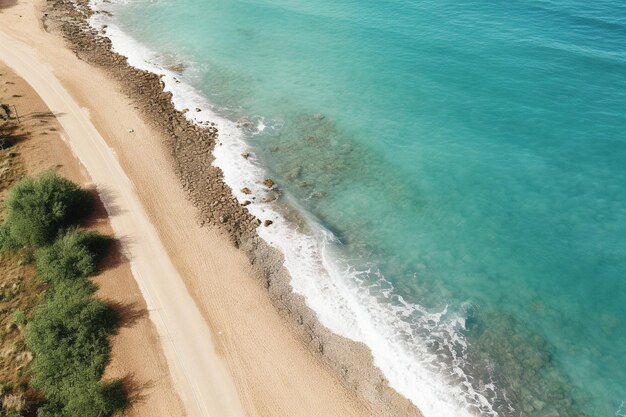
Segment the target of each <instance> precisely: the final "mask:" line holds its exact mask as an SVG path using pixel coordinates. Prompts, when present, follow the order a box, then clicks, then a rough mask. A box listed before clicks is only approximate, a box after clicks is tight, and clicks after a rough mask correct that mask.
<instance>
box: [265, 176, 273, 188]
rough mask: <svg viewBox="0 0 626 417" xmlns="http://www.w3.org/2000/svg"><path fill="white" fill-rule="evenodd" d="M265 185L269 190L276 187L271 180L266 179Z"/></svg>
mask: <svg viewBox="0 0 626 417" xmlns="http://www.w3.org/2000/svg"><path fill="white" fill-rule="evenodd" d="M263 185H265V186H266V187H267V188H272V187H273V186H274V181H272V179H271V178H266V179H265V181H263Z"/></svg>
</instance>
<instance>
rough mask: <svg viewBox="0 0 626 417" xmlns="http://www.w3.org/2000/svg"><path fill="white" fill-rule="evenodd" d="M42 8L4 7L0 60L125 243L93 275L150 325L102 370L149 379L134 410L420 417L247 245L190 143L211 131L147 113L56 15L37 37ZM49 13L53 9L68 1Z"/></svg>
mask: <svg viewBox="0 0 626 417" xmlns="http://www.w3.org/2000/svg"><path fill="white" fill-rule="evenodd" d="M46 3H47V2H45V1H6V0H0V27H1V29H0V61H3V62H4V63H5V64H6V65H8V66H9V67H10V68H12V69H13V70H14V71H15V72H16V73H17V74H18V75H19V76H21V77H22V78H24V79H25V80H26V81H27V82H28V83H29V84H30V85H31V87H32V88H33V89H34V90H35V91H36V92H37V93H38V94H39V96H41V98H42V100H43V102H45V104H46V105H47V107H48V108H49V110H50V111H52V112H53V113H54V115H55V116H56V118H57V119H58V122H59V125H60V128H62V134H61V135H62V136H63V139H64V140H65V141H66V142H67V144H68V145H69V147H70V148H71V150H72V152H73V154H74V155H75V157H76V158H77V159H78V160H79V161H80V163H81V165H82V167H83V172H82V173H81V175H83V176H84V177H83V181H82V182H89V183H91V184H92V185H93V186H94V187H95V188H97V190H98V192H99V194H100V196H101V199H102V200H103V202H104V204H105V206H106V209H107V212H108V214H109V216H110V220H111V226H112V230H113V231H114V233H115V235H116V237H118V238H119V239H121V241H122V243H123V253H124V255H125V256H126V257H128V259H129V264H130V266H129V265H126V266H124V264H122V265H121V266H119V268H121V269H122V270H120V271H118V274H119V276H120V277H121V278H120V280H119V281H118V280H110V281H107V280H106V279H105V278H104V277H102V279H100V278H99V283H100V284H101V286H102V287H101V290H100V295H101V296H103V297H104V298H106V299H108V300H111V301H112V302H126V303H131V304H133V303H134V304H135V305H137V306H138V307H137V308H138V309H140V310H141V309H143V308H145V307H144V301H143V300H145V303H146V304H145V305H147V310H148V311H149V318H150V321H148V320H147V317H145V316H143V319H140V320H137V323H139V324H138V325H137V326H139V327H140V329H136V328H135V327H137V326H135V327H129V328H124V329H122V331H121V333H120V335H119V336H118V337H117V339H116V342H115V345H114V359H113V363H112V364H111V367H110V369H109V370H108V375H112V376H123V374H124V373H125V372H131V373H135V376H136V379H138V380H139V382H140V384H139V385H141V382H143V383H145V384H146V387H147V389H146V392H147V394H146V395H147V397H146V398H145V399H144V400H143V401H145V403H146V404H148V403H150V406H149V407H148V406H146V407H145V409H143V410H144V411H137V414H136V415H189V416H209V415H211V416H229V415H232V416H238V415H249V416H256V415H261V416H366V415H377V416H381V415H394V416H400V415H419V413H418V411H417V410H416V409H415V407H413V406H412V404H411V403H409V402H408V400H406V399H404V398H402V397H401V396H399V395H397V394H396V393H395V391H393V390H391V389H390V388H389V387H388V385H387V383H386V381H385V379H384V378H383V377H382V375H381V374H380V372H379V371H378V370H377V369H376V368H374V367H373V366H372V365H371V363H372V359H371V355H370V354H369V351H368V350H367V349H366V348H365V347H364V346H363V345H360V344H357V343H354V342H351V341H348V340H346V339H342V338H339V337H337V336H334V335H332V334H331V333H330V332H329V331H328V330H327V329H324V328H323V327H322V326H321V325H319V323H317V322H316V320H315V316H314V314H313V313H312V312H311V311H309V310H307V309H306V306H304V302H303V300H302V299H301V298H299V297H297V296H295V295H293V294H292V293H291V292H290V289H289V286H288V277H286V276H285V273H284V271H283V270H281V265H282V264H281V262H280V257H278V258H277V257H276V254H275V253H273V252H272V251H271V250H270V249H269V248H266V247H265V246H264V245H263V242H259V240H258V239H257V238H255V236H254V229H255V227H256V225H257V223H256V221H257V220H256V219H254V218H252V216H250V215H248V214H246V210H245V209H244V208H243V207H241V206H239V205H238V204H237V202H236V200H235V199H234V198H233V197H232V195H230V193H229V191H228V189H227V188H226V187H225V186H224V185H223V183H219V182H212V183H210V184H209V185H207V183H208V182H209V180H215V181H217V180H216V179H215V178H216V177H214V176H212V175H215V173H214V171H210V170H209V168H208V167H209V164H210V160H211V155H210V150H211V143H210V142H209V141H207V140H201V139H200V140H199V139H198V138H205V136H203V135H208V136H206V137H208V138H210V137H211V136H210V135H211V134H213V135H214V134H215V132H208V133H207V132H205V131H202V130H201V129H197V128H194V127H191V126H189V125H187V124H185V122H184V118H183V117H182V115H181V114H173V115H172V114H169V113H167V114H162V117H161V118H160V120H158V115H157V116H155V117H150V115H151V111H152V112H154V109H152V110H150V105H149V104H148V103H147V102H146V100H145V97H146V96H149V95H150V94H151V93H152V92H151V90H150V89H149V88H146V90H145V91H141V88H139V89H137V88H135V89H131V86H133V85H134V86H135V87H136V86H137V85H138V83H137V82H135V81H136V80H134V79H133V80H131V79H129V78H128V77H125V74H128V73H129V72H128V71H131V70H129V69H127V68H126V67H125V66H124V64H123V60H120V64H119V66H115V65H113V64H111V62H112V61H106V59H110V58H107V57H108V55H106V54H103V52H102V51H103V50H100V49H97V48H96V47H94V48H91V46H89V48H91V49H89V48H86V49H85V50H83V51H78V52H77V48H76V47H75V48H71V46H68V44H67V43H66V41H65V40H64V39H63V38H62V37H61V36H60V34H59V33H60V31H64V33H66V34H67V33H68V30H71V29H72V27H71V25H70V26H69V28H68V27H64V24H59V22H60V20H59V19H58V17H59V16H56V17H54V16H52V17H50V18H48V19H47V20H46V27H45V28H44V25H43V24H42V21H41V17H42V15H43V14H44V13H50V10H49V9H48V10H46V9H45V7H46ZM49 3H50V4H52V3H54V6H55V7H57V9H55V10H56V11H57V12H58V13H64V10H65V9H63V8H61V6H63V7H66V8H68V7H72V6H71V2H69V1H62V2H58V1H57V2H49ZM46 28H47V29H48V30H46ZM88 45H91V44H88ZM102 47H103V48H106V47H107V44H106V42H103V43H102ZM90 51H91V53H92V55H89V53H90ZM90 57H91V58H92V59H93V60H97V59H101V60H102V61H101V62H100V64H101V65H91V64H90V63H88V61H89V59H90ZM115 59H117V58H115ZM107 62H108V63H109V64H106V63H107ZM104 64H106V65H104ZM107 65H108V66H109V67H110V68H105V67H106V66H107ZM114 71H117V72H114ZM125 71H126V72H125ZM131 72H132V71H131ZM137 73H139V71H137ZM138 76H143V77H144V79H145V80H147V81H146V82H147V83H148V85H150V86H153V85H154V84H155V83H156V85H159V84H158V77H157V76H155V75H153V76H151V75H141V74H139V75H138ZM124 79H125V81H120V80H124ZM140 87H141V85H140ZM138 90H139V91H138ZM159 97H161V98H163V97H165V99H166V98H167V96H166V95H165V94H161V95H159ZM157 101H158V100H157ZM172 111H173V110H172ZM152 116H154V113H152ZM198 175H200V176H198ZM202 175H206V176H205V177H203V176H202ZM181 181H182V183H181ZM201 182H205V184H204V185H202V187H200V185H199V184H200V183H201ZM202 190H204V192H203V191H202ZM216 198H217V200H216ZM213 202H215V203H216V204H215V205H212V203H213ZM220 219H221V220H220ZM263 250H265V251H266V252H267V253H269V254H271V256H269V255H268V256H267V257H265V256H261V255H259V254H260V253H263V252H261V251H263ZM255 254H256V255H255ZM251 262H252V263H251ZM124 268H126V269H124ZM131 268H132V276H133V277H134V281H132V280H131V279H130V277H131V275H130V269H131ZM268 271H273V272H275V274H269V273H268ZM259 277H261V278H263V279H259ZM135 281H136V283H135ZM139 290H140V292H139ZM140 294H141V295H142V296H143V300H142V299H141V297H140ZM138 338H140V339H141V343H140V342H139V341H138V340H137V339H138ZM146 346H148V347H149V348H146ZM146 349H147V350H146ZM165 368H167V370H168V373H169V378H168V377H167V376H166V375H165ZM133 369H136V371H134V372H133V371H132V370H133ZM151 381H152V382H151ZM155 381H156V382H155ZM151 384H152V385H151ZM174 395H177V396H178V398H179V399H180V403H178V401H179V399H178V398H175V397H174ZM179 404H182V405H181V406H180V407H181V408H184V410H180V409H178V408H179ZM138 410H142V408H141V407H138ZM143 413H145V414H143ZM131 415H135V414H131Z"/></svg>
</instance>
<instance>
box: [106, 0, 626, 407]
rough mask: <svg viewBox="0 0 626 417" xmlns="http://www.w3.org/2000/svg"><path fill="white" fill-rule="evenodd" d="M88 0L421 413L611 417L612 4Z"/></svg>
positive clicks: (616, 230) (619, 272)
mask: <svg viewBox="0 0 626 417" xmlns="http://www.w3.org/2000/svg"><path fill="white" fill-rule="evenodd" d="M95 6H96V7H97V8H99V9H103V10H107V11H110V12H111V13H112V16H106V15H104V14H98V15H96V17H95V18H94V24H95V25H98V24H102V23H106V24H107V25H108V26H109V28H108V33H109V34H110V36H111V37H112V39H113V40H114V45H115V47H116V48H117V49H118V50H119V51H121V52H123V53H125V54H127V55H129V56H133V54H135V55H134V58H133V60H131V62H134V63H135V65H138V66H143V67H146V68H150V69H153V70H155V71H161V72H163V73H166V72H167V74H168V76H167V77H166V80H167V82H168V88H171V89H172V90H174V91H175V92H176V94H175V99H176V101H177V105H178V106H179V107H181V108H182V107H189V108H191V109H192V110H191V111H190V112H189V114H193V115H194V117H196V118H198V119H199V120H201V119H202V117H205V118H207V119H211V118H219V120H220V123H221V125H220V126H221V127H220V132H222V136H221V141H222V145H220V146H218V147H217V148H218V150H217V151H216V155H217V164H218V165H220V166H222V167H223V169H224V171H225V174H226V180H227V181H228V182H229V183H231V184H232V185H233V188H234V189H236V190H238V189H239V188H240V186H242V185H246V184H252V182H254V181H257V182H258V181H260V180H262V179H263V177H264V176H270V177H271V178H273V179H274V180H275V181H276V183H277V184H278V186H279V188H280V189H281V191H282V194H281V197H280V199H279V200H277V201H276V202H271V203H262V202H261V197H259V199H258V201H254V202H253V204H252V205H251V206H250V208H251V210H252V211H253V212H254V213H255V214H257V215H259V216H261V218H263V217H262V216H263V215H266V216H270V217H272V218H274V219H275V220H276V223H275V225H274V226H273V229H272V228H266V229H263V230H261V233H262V236H264V237H266V238H267V239H268V240H269V241H272V242H273V243H274V244H276V245H277V246H279V247H281V248H283V249H284V250H285V251H287V252H289V251H292V253H291V255H289V254H288V255H287V258H288V265H287V266H288V268H289V270H290V272H291V273H292V275H293V279H294V289H295V290H296V291H298V292H300V293H302V294H304V295H305V296H307V302H309V305H311V306H312V307H313V308H314V309H315V310H316V311H317V312H318V314H319V316H320V320H321V321H322V322H323V323H324V324H326V325H327V326H328V327H330V328H331V329H332V330H335V331H337V332H339V333H342V334H344V335H346V336H348V337H351V338H353V339H355V340H361V341H364V342H366V343H367V344H368V345H369V346H370V347H371V348H372V351H373V353H374V357H375V358H376V364H377V365H378V366H379V367H381V369H382V370H383V372H384V373H385V374H386V375H387V377H388V378H389V380H390V382H391V384H392V386H394V387H395V388H396V389H398V390H399V391H400V392H402V393H403V394H404V395H406V396H407V397H408V398H409V399H411V400H412V401H413V402H415V403H416V405H417V406H418V407H420V408H421V409H422V410H423V412H424V414H425V416H426V417H440V416H441V417H451V416H464V415H480V416H490V415H499V416H533V417H535V416H536V417H557V416H561V417H576V416H594V417H613V416H625V415H626V2H624V1H623V0H597V1H593V2H591V1H581V0H518V1H509V2H504V1H485V0H474V1H448V0H440V1H425V0H378V1H372V0H360V1H356V0H332V1H331V0H313V1H302V0H256V1H251V0H228V1H226V0H132V1H130V0H128V1H116V0H112V2H101V1H96V2H95ZM139 45H141V48H140V47H139ZM142 48H145V49H142ZM178 63H183V64H184V71H182V74H177V73H175V72H173V71H168V70H167V68H168V67H169V66H171V65H174V64H178ZM195 107H201V108H202V112H196V111H195V110H193V109H194V108H195ZM242 149H245V150H246V151H250V152H251V153H252V157H251V158H250V161H245V160H243V158H241V157H240V156H239V153H240V151H241V150H242ZM254 176H256V177H254ZM255 184H256V183H255ZM253 185H254V184H253ZM254 186H255V187H257V186H256V185H254ZM260 189H261V187H257V188H255V193H256V192H258V193H261V191H260ZM239 197H241V198H243V197H244V196H241V195H239ZM270 229H271V230H270ZM281 245H282V246H281ZM290 259H291V261H290Z"/></svg>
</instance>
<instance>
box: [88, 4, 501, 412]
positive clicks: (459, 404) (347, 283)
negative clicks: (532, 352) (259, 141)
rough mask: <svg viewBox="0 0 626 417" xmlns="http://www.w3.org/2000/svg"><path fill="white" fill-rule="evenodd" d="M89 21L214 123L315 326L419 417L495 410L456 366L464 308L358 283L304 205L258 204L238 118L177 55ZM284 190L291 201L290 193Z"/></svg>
mask: <svg viewBox="0 0 626 417" xmlns="http://www.w3.org/2000/svg"><path fill="white" fill-rule="evenodd" d="M114 3H115V2H114ZM117 3H120V1H118V2H117ZM91 4H92V7H93V8H94V10H107V9H108V8H109V7H110V5H111V2H110V1H103V0H92V2H91ZM91 24H92V26H93V27H94V28H96V29H98V30H100V29H101V28H102V27H103V25H107V28H106V36H108V37H109V38H110V39H111V41H112V43H113V49H114V50H115V51H116V52H118V53H120V54H122V55H124V56H126V57H127V58H128V62H129V64H130V65H132V66H135V67H137V68H141V69H144V70H148V71H152V72H154V73H157V74H160V75H163V78H162V79H163V81H164V83H165V89H166V91H170V92H171V93H172V95H173V96H172V100H173V103H174V105H175V107H176V108H177V109H179V110H182V109H184V108H189V109H195V108H200V109H202V111H200V112H196V111H190V112H188V113H187V114H186V116H187V117H188V118H189V119H190V120H193V121H194V122H197V123H200V124H205V123H207V122H214V123H216V124H217V127H218V130H219V141H218V144H217V145H216V147H215V151H214V155H215V162H214V163H215V165H217V166H219V167H220V168H221V169H222V171H223V172H224V180H225V182H226V183H227V184H228V185H229V186H230V187H231V188H232V189H233V193H234V195H235V196H236V197H237V198H238V200H239V201H241V202H243V201H245V200H249V199H250V195H247V194H244V193H242V192H241V191H239V190H241V189H242V188H243V187H247V188H249V189H250V190H251V191H252V196H256V200H255V201H254V202H253V204H250V205H249V206H248V209H249V210H250V212H251V213H252V214H253V215H255V216H256V217H258V218H259V219H261V220H266V219H270V220H272V221H273V222H274V224H273V225H272V226H271V227H259V228H258V234H259V235H260V236H261V237H262V238H263V239H265V240H266V241H267V242H268V243H269V244H271V245H273V246H274V247H276V248H278V249H279V250H281V251H282V253H283V254H284V256H285V266H286V268H287V270H288V271H289V273H290V274H291V277H292V281H291V284H292V287H293V290H294V291H295V292H296V293H299V294H301V295H303V296H304V297H305V299H306V303H307V305H308V306H309V307H311V308H312V309H313V310H314V311H315V312H316V314H317V316H318V319H319V320H320V322H321V323H322V324H323V325H325V326H326V327H328V328H329V329H330V330H331V331H333V332H335V333H337V334H340V335H342V336H345V337H348V338H350V339H352V340H355V341H359V342H363V343H365V344H366V345H367V346H369V348H370V349H371V350H372V354H373V357H374V362H375V365H376V366H377V367H379V368H380V369H381V370H382V372H383V373H384V374H385V376H386V377H387V379H388V380H389V383H390V385H391V386H392V387H393V388H394V389H396V390H397V391H398V392H400V393H402V394H403V395H405V396H406V397H407V398H409V399H410V400H411V401H412V402H413V403H414V404H415V405H416V406H417V407H419V408H420V410H421V411H422V412H423V413H424V415H425V416H426V417H451V416H456V417H463V416H476V415H481V416H496V415H497V413H496V412H495V411H494V410H493V408H492V406H491V405H490V403H489V401H488V400H487V397H491V396H493V395H495V392H494V391H495V387H493V385H490V384H487V385H486V386H484V387H482V388H481V389H480V392H479V391H478V389H477V387H475V386H474V385H473V384H472V383H471V381H472V379H471V378H470V377H469V376H468V375H466V374H465V373H464V371H463V366H464V359H463V353H464V352H465V349H466V348H467V345H466V341H465V339H464V337H463V335H462V334H461V332H459V330H461V329H462V328H463V327H464V324H465V318H464V317H463V316H460V315H452V314H449V313H448V311H447V309H445V310H444V311H439V312H431V311H428V310H427V309H425V308H423V307H421V306H419V305H416V304H411V303H409V302H407V301H405V300H404V299H403V298H402V297H400V296H398V295H396V294H394V289H393V286H392V285H391V284H390V283H388V282H387V281H385V279H384V277H382V276H379V279H378V282H376V283H375V284H371V283H370V284H367V283H366V282H371V279H368V280H367V281H366V280H365V279H364V277H365V276H369V277H371V276H372V274H375V271H373V270H367V271H358V270H355V269H354V268H352V267H351V266H350V264H349V263H348V262H345V261H343V260H342V259H341V256H340V253H339V251H338V250H337V246H338V245H337V243H338V242H336V240H335V238H334V236H333V235H332V233H330V232H329V231H327V230H325V229H324V228H323V227H322V226H321V225H320V224H319V223H317V222H316V221H315V220H314V219H313V218H311V217H310V216H307V214H306V212H305V211H304V210H299V212H301V213H302V216H303V218H304V219H305V222H306V223H307V227H306V231H304V230H302V229H301V228H298V227H297V226H295V225H294V224H293V223H291V222H289V221H287V220H286V219H285V217H283V216H282V215H281V214H280V210H279V208H278V207H277V206H276V205H275V203H271V202H269V203H264V202H261V201H262V200H263V197H264V196H265V194H266V193H267V190H266V188H265V187H264V186H263V185H262V183H261V182H262V181H263V179H264V178H266V174H265V170H264V168H263V166H262V165H261V164H260V163H259V161H258V159H257V158H256V157H255V156H254V154H251V155H250V157H249V158H243V157H242V156H241V154H242V153H248V152H250V149H249V147H248V145H247V143H246V141H245V140H244V139H245V133H244V131H243V130H242V129H241V128H239V127H238V125H237V123H235V122H233V121H230V120H228V119H226V118H224V117H221V116H219V115H218V114H217V112H215V111H213V110H211V109H213V106H212V105H211V103H209V102H208V100H207V99H206V98H205V97H204V96H202V94H201V93H200V92H199V91H198V90H196V89H195V88H193V87H192V86H191V85H190V84H188V83H186V82H185V75H184V74H183V75H181V74H179V73H176V72H175V71H172V70H168V69H167V67H168V65H169V66H171V65H172V64H176V63H177V62H173V61H171V57H167V56H164V55H161V54H158V53H156V52H154V51H151V50H150V49H148V48H147V47H145V46H144V45H142V44H141V43H139V42H137V41H136V40H134V39H133V38H132V37H130V36H129V35H127V34H126V33H125V32H123V31H122V30H121V29H120V28H119V26H117V25H116V22H115V19H114V17H111V16H107V15H106V14H95V15H94V16H93V17H92V18H91ZM168 60H169V62H168ZM266 128H267V126H266V125H265V122H264V120H263V119H262V118H258V119H257V120H256V129H257V131H262V130H264V129H266ZM285 198H286V200H287V203H288V204H290V205H291V206H292V207H293V208H295V209H299V207H298V203H297V202H296V201H293V200H292V199H290V197H289V196H285ZM432 340H437V343H438V346H439V349H433V347H432V345H433V344H432V343H429V342H431V341H432Z"/></svg>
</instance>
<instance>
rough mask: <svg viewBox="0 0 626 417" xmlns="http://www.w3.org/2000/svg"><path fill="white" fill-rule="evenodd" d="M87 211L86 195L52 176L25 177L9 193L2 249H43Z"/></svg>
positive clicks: (0, 236)
mask: <svg viewBox="0 0 626 417" xmlns="http://www.w3.org/2000/svg"><path fill="white" fill-rule="evenodd" d="M90 208H91V196H90V195H89V193H87V192H86V191H84V190H82V189H81V188H80V187H78V186H77V185H76V184H74V183H73V182H71V181H69V180H67V179H65V178H62V177H59V176H58V175H57V174H55V173H54V172H47V173H44V174H42V175H40V176H38V177H36V178H30V177H26V178H24V179H22V180H21V181H20V182H18V183H17V184H16V185H15V186H14V187H13V188H12V189H11V191H10V193H9V197H8V199H7V201H6V220H5V223H4V224H3V225H2V228H1V229H0V243H1V244H2V247H3V248H5V249H11V248H15V247H20V246H44V245H46V244H49V243H51V242H52V241H53V240H54V239H55V238H56V236H57V234H58V233H59V231H60V230H62V229H64V228H67V227H69V226H71V225H75V224H79V223H80V222H82V221H83V220H84V218H85V216H86V215H87V214H88V213H89V210H90Z"/></svg>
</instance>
